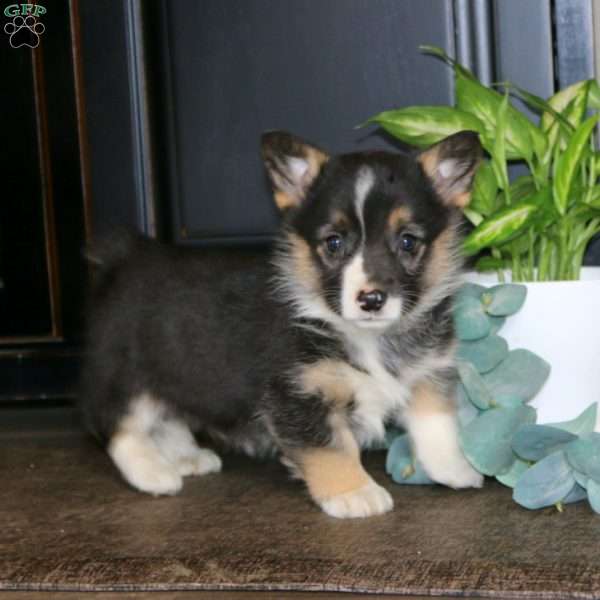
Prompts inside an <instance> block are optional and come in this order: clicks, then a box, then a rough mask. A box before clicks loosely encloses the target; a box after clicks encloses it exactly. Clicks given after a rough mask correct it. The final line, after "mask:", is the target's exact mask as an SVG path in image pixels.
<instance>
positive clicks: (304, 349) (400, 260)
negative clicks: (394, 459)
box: [82, 132, 482, 518]
mask: <svg viewBox="0 0 600 600" xmlns="http://www.w3.org/2000/svg"><path fill="white" fill-rule="evenodd" d="M262 155H263V158H264V162H265V165H266V170H267V173H268V176H269V178H270V180H271V183H272V186H273V190H274V197H275V202H276V204H277V206H278V208H279V209H280V211H281V213H282V226H281V231H280V234H279V236H278V239H277V242H276V245H275V249H274V252H273V253H272V255H271V260H270V261H269V260H268V259H267V257H266V256H265V255H264V253H261V252H258V251H251V252H250V251H241V250H237V251H236V252H233V251H225V250H219V251H215V250H190V249H184V248H173V247H164V246H162V245H160V244H157V243H156V242H151V241H150V240H146V239H142V238H135V237H133V236H125V237H124V236H116V237H113V238H112V239H108V240H105V241H104V243H103V244H100V245H99V246H98V247H97V248H95V249H94V250H92V254H93V255H94V260H95V262H97V263H98V265H99V274H98V277H97V278H96V285H95V288H94V290H93V293H92V297H91V305H90V315H89V329H88V353H87V358H86V364H85V368H84V374H83V390H82V403H83V411H84V415H85V417H86V421H87V423H88V425H89V427H90V428H91V430H92V431H93V432H94V433H96V434H97V435H98V436H99V437H100V438H102V439H103V440H104V441H105V443H106V445H107V449H108V453H109V454H110V456H111V458H112V460H113V461H114V463H115V465H116V466H117V467H118V469H119V470H120V472H121V474H122V475H123V477H124V478H125V479H126V480H127V481H128V482H129V484H131V485H132V486H133V487H134V488H136V489H138V490H141V491H143V492H148V493H150V494H175V493H177V492H178V491H179V490H180V489H181V487H182V482H183V478H184V477H185V476H188V475H202V474H205V473H210V472H215V471H219V470H220V469H221V460H220V458H219V457H218V456H217V454H216V453H215V452H214V451H212V450H210V449H207V448H201V447H199V446H198V444H197V441H196V439H195V437H194V433H197V432H203V433H204V434H208V435H209V436H211V437H213V438H214V439H216V440H218V441H220V442H224V443H226V444H227V445H229V447H231V448H234V449H239V450H241V451H244V452H246V453H248V454H250V455H270V454H277V455H279V456H280V458H281V459H282V461H283V462H284V463H285V464H286V465H288V466H289V467H290V469H291V470H292V472H293V474H294V475H296V476H298V477H300V478H302V479H303V480H304V482H305V483H306V486H307V489H308V492H309V494H310V496H311V497H312V499H313V500H314V501H315V502H316V503H317V504H318V505H319V506H320V507H321V508H322V509H323V510H324V511H325V512H326V513H328V514H329V515H332V516H334V517H342V518H344V517H367V516H370V515H377V514H380V513H384V512H386V511H389V510H390V509H391V508H392V498H391V496H390V495H389V493H388V492H387V491H386V490H385V489H384V488H382V487H380V486H379V485H377V484H376V483H375V481H373V479H372V478H371V477H370V476H369V475H368V474H367V473H366V471H365V470H364V468H363V467H362V465H361V461H360V449H361V447H364V446H366V445H369V444H371V443H373V442H375V441H377V440H381V439H382V438H383V436H384V427H385V425H386V423H394V424H400V425H402V426H403V427H405V428H406V429H407V430H408V432H409V434H410V437H411V439H412V444H413V447H414V452H415V456H416V458H417V459H418V460H419V461H420V463H421V464H422V466H423V468H424V469H425V471H426V472H427V473H428V475H429V476H430V477H431V478H432V479H434V480H435V481H437V482H440V483H442V484H445V485H448V486H450V487H453V488H464V487H479V486H481V485H482V477H481V475H479V474H478V473H477V472H476V471H475V470H474V469H473V468H472V467H471V466H470V465H469V463H468V462H467V461H466V460H465V458H464V456H463V454H462V453H461V450H460V447H459V443H458V436H457V425H456V419H455V406H454V393H455V387H456V370H455V358H454V352H455V337H454V331H453V324H452V296H453V294H454V292H455V290H456V289H457V287H458V286H459V285H460V282H461V267H462V260H461V255H460V250H459V246H460V241H461V237H460V223H461V212H460V210H459V209H460V207H462V206H464V205H465V204H466V203H467V202H468V200H469V192H470V188H471V185H472V180H473V176H474V172H475V170H476V166H477V164H478V161H479V160H480V157H481V147H480V144H479V141H478V137H477V134H475V133H472V132H461V133H457V134H455V135H452V136H450V137H448V138H446V139H445V140H443V141H441V142H439V143H438V144H436V145H434V146H432V147H431V148H429V149H428V150H426V151H424V152H421V153H417V154H413V155H400V154H394V153H388V152H361V153H354V154H345V155H340V156H329V155H328V154H327V153H326V152H324V151H323V150H321V149H319V148H317V147H315V146H312V145H309V144H307V143H305V142H303V141H301V140H300V139H298V138H296V137H294V136H292V135H290V134H287V133H283V132H269V133H266V134H265V135H263V137H262Z"/></svg>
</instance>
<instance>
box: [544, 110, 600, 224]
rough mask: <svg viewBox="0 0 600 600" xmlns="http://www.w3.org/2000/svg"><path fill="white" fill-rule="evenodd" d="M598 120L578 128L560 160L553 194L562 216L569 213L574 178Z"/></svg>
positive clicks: (591, 119)
mask: <svg viewBox="0 0 600 600" xmlns="http://www.w3.org/2000/svg"><path fill="white" fill-rule="evenodd" d="M598 118H599V117H598V115H594V116H593V117H590V118H589V119H587V120H586V121H584V122H583V123H582V124H581V125H580V126H579V127H578V128H577V130H576V131H575V133H574V134H573V137H572V138H571V139H570V140H569V143H568V144H567V147H566V149H565V151H564V152H563V153H562V154H561V156H560V157H559V159H558V162H557V165H556V174H555V177H554V180H553V186H552V192H553V197H554V204H555V206H556V209H557V210H558V212H559V213H560V214H561V215H564V214H565V213H566V211H567V208H568V205H569V194H570V191H571V185H572V183H573V178H574V177H575V174H576V173H577V171H578V168H579V163H580V159H581V156H582V154H583V151H584V149H585V147H586V144H587V142H588V139H589V137H590V135H591V134H592V131H593V130H594V127H595V126H596V123H597V122H598Z"/></svg>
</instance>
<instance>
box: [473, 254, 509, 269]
mask: <svg viewBox="0 0 600 600" xmlns="http://www.w3.org/2000/svg"><path fill="white" fill-rule="evenodd" d="M505 266H506V264H505V263H504V260H502V259H501V258H495V257H493V256H482V257H481V258H478V259H477V262H476V263H475V270H476V271H479V272H480V273H484V272H486V271H499V270H501V269H504V267H505Z"/></svg>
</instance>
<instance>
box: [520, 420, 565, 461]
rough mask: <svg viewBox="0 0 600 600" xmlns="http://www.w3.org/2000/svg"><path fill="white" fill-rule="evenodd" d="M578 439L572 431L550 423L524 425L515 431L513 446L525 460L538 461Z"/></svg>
mask: <svg viewBox="0 0 600 600" xmlns="http://www.w3.org/2000/svg"><path fill="white" fill-rule="evenodd" d="M576 439H577V436H575V435H573V434H572V433H569V432H568V431H564V430H562V429H556V428H554V427H549V426H548V425H535V424H533V425H523V427H520V428H519V429H518V430H517V432H516V433H515V437H514V438H513V441H512V448H513V450H514V452H515V454H516V455H517V456H519V457H520V458H522V459H523V460H529V461H533V462H537V461H538V460H541V459H542V458H544V456H548V454H552V453H553V452H555V451H556V450H560V449H561V448H562V447H563V446H564V445H565V444H568V443H569V442H572V441H573V440H576Z"/></svg>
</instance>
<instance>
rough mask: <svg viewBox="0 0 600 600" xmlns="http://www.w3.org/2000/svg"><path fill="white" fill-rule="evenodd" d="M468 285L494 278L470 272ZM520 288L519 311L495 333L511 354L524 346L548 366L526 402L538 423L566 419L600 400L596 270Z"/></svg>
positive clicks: (599, 278) (598, 276)
mask: <svg viewBox="0 0 600 600" xmlns="http://www.w3.org/2000/svg"><path fill="white" fill-rule="evenodd" d="M467 281H471V282H473V283H479V284H481V285H485V286H490V285H497V284H498V278H497V276H496V275H494V274H489V275H488V274H486V275H481V274H477V273H470V274H468V275H467ZM525 285H526V286H527V299H526V300H525V304H524V306H523V308H521V310H520V311H519V312H518V313H516V314H515V315H513V316H511V317H508V319H507V321H506V323H505V325H504V327H502V329H501V330H500V332H499V334H500V335H501V336H503V337H504V338H505V339H506V340H507V342H508V345H509V348H510V349H511V350H513V349H515V348H526V349H527V350H531V351H532V352H535V353H536V354H538V355H539V356H541V357H542V358H543V359H545V360H546V361H548V362H549V363H550V365H551V372H550V377H549V378H548V380H547V381H546V383H545V384H544V387H543V388H542V389H541V390H540V392H539V393H538V395H537V396H536V397H535V398H534V399H533V400H532V402H531V405H532V406H535V407H536V408H537V410H538V422H539V423H551V422H555V421H566V420H568V419H572V418H573V417H576V416H577V415H578V414H579V413H581V412H582V411H583V410H584V409H585V408H587V407H588V406H589V405H590V404H591V403H592V402H600V267H586V268H584V269H582V273H581V279H580V280H579V281H551V282H543V283H526V284H525ZM599 412H600V411H599ZM596 431H600V415H599V417H598V421H597V423H596Z"/></svg>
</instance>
